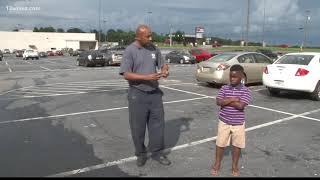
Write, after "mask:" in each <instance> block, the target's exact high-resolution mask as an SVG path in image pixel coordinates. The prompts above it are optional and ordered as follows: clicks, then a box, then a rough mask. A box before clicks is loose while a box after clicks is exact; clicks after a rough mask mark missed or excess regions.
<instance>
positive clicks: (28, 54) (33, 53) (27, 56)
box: [22, 49, 39, 60]
mask: <svg viewBox="0 0 320 180" xmlns="http://www.w3.org/2000/svg"><path fill="white" fill-rule="evenodd" d="M22 57H23V59H24V60H28V59H30V58H31V59H32V60H33V59H39V53H38V51H36V50H33V49H28V50H25V51H24V53H23V55H22Z"/></svg>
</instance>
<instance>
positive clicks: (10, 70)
mask: <svg viewBox="0 0 320 180" xmlns="http://www.w3.org/2000/svg"><path fill="white" fill-rule="evenodd" d="M6 65H7V66H8V70H9V72H12V69H11V68H10V65H9V64H8V62H7V61H6Z"/></svg>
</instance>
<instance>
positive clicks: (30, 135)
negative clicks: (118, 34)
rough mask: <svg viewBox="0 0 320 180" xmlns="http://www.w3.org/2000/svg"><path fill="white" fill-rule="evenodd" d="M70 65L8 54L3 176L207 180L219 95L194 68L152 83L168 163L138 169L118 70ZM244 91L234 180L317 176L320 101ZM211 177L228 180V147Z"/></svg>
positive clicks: (0, 134)
mask: <svg viewBox="0 0 320 180" xmlns="http://www.w3.org/2000/svg"><path fill="white" fill-rule="evenodd" d="M75 59H76V57H70V56H62V57H56V56H55V57H48V58H40V60H27V61H25V60H22V58H17V57H14V56H8V55H6V56H5V58H4V60H3V61H1V62H0V84H1V85H0V114H1V119H0V129H1V130H0V138H1V140H0V143H1V147H2V148H0V153H1V156H0V161H1V162H4V163H2V166H1V169H0V176H1V177H4V176H7V177H15V176H18V177H30V176H36V177H44V176H45V177H46V176H53V177H210V167H211V165H212V163H213V159H214V153H215V139H216V134H217V122H218V111H219V108H218V107H217V105H216V104H215V97H216V95H217V94H218V91H219V88H218V87H212V86H209V85H207V84H204V83H198V82H197V81H196V80H195V77H194V72H195V68H196V65H190V64H186V65H180V64H170V76H169V78H167V79H161V80H160V85H161V89H162V90H163V91H164V96H163V101H164V107H165V121H166V124H165V144H166V148H167V149H166V153H167V156H168V158H169V159H170V160H171V161H172V164H171V165H170V166H162V165H160V164H158V163H157V162H155V161H153V160H151V159H149V160H148V161H147V163H146V165H145V166H144V167H141V168H138V167H137V166H136V164H135V156H134V149H133V144H132V140H131V134H130V129H129V123H128V109H127V105H128V104H127V99H126V98H127V88H128V84H127V82H126V81H125V80H124V79H123V78H122V77H120V76H119V75H118V71H119V67H118V66H107V67H82V66H76V63H75ZM249 87H250V89H251V91H252V95H253V100H252V104H251V105H250V106H248V107H247V108H246V117H247V119H246V130H247V134H246V135H247V139H246V143H247V144H246V148H245V149H244V150H243V151H242V154H241V158H240V162H239V165H240V177H319V174H320V152H319V149H320V133H319V130H318V128H320V108H319V107H320V102H316V101H312V100H310V98H309V97H308V95H306V94H303V93H282V94H280V95H279V96H277V97H270V96H269V94H268V92H267V90H266V88H265V87H263V86H262V85H261V84H258V85H257V84H256V85H250V86H249ZM146 137H147V135H146ZM147 142H148V139H146V143H147ZM219 176H220V177H229V176H231V151H230V148H227V149H226V151H225V154H224V159H223V164H222V169H221V171H220V174H219Z"/></svg>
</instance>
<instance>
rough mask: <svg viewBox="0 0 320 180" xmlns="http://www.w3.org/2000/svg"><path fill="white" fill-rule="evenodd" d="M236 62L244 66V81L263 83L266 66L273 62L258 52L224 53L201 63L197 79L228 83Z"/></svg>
mask: <svg viewBox="0 0 320 180" xmlns="http://www.w3.org/2000/svg"><path fill="white" fill-rule="evenodd" d="M234 64H240V65H241V66H242V67H243V68H244V71H245V77H244V79H243V80H242V81H243V82H242V83H244V84H248V83H261V82H262V74H263V71H264V68H265V67H266V66H267V65H268V64H272V60H271V59H270V58H268V57H267V56H265V55H263V54H261V53H256V52H228V53H222V54H219V55H216V56H214V57H212V58H210V59H208V60H207V61H203V62H201V63H199V64H198V65H197V71H196V75H195V76H196V79H197V80H198V81H200V82H207V83H209V84H228V83H229V82H230V81H229V73H230V67H231V66H232V65H234Z"/></svg>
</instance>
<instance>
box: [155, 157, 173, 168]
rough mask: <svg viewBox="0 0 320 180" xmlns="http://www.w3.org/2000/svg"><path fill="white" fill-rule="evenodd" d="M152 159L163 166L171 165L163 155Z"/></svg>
mask: <svg viewBox="0 0 320 180" xmlns="http://www.w3.org/2000/svg"><path fill="white" fill-rule="evenodd" d="M152 159H153V160H155V161H158V163H160V164H162V165H165V166H169V165H170V164H171V161H170V160H169V159H168V158H167V157H166V156H164V155H161V156H157V157H152Z"/></svg>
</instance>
